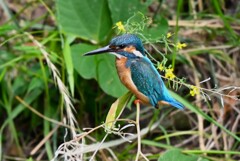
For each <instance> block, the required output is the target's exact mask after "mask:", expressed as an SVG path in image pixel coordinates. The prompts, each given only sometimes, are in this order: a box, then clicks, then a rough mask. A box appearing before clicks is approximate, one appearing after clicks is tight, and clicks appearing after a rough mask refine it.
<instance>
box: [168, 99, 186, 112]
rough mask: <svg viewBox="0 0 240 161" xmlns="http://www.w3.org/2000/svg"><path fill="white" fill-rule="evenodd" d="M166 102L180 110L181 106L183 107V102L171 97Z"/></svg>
mask: <svg viewBox="0 0 240 161" xmlns="http://www.w3.org/2000/svg"><path fill="white" fill-rule="evenodd" d="M168 103H169V104H170V105H172V106H174V107H176V108H178V109H180V110H183V108H184V106H183V104H181V103H180V102H178V101H177V100H175V99H171V100H170V101H168Z"/></svg>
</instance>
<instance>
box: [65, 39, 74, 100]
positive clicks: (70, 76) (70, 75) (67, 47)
mask: <svg viewBox="0 0 240 161" xmlns="http://www.w3.org/2000/svg"><path fill="white" fill-rule="evenodd" d="M74 39H75V37H74V36H69V35H68V36H66V40H65V43H64V48H63V56H64V60H65V65H66V69H67V74H68V83H69V86H70V91H71V93H72V96H73V95H74V76H73V63H72V56H71V49H70V44H71V43H72V41H73V40H74Z"/></svg>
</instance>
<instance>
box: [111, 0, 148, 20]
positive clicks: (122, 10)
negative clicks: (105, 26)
mask: <svg viewBox="0 0 240 161" xmlns="http://www.w3.org/2000/svg"><path fill="white" fill-rule="evenodd" d="M108 4H109V9H110V11H111V16H112V20H113V23H116V22H118V21H123V22H125V21H127V20H128V18H129V17H131V16H132V15H133V14H134V13H135V12H142V13H143V14H146V12H147V6H146V5H145V4H144V3H143V2H142V1H139V0H131V1H126V0H117V1H116V0H108Z"/></svg>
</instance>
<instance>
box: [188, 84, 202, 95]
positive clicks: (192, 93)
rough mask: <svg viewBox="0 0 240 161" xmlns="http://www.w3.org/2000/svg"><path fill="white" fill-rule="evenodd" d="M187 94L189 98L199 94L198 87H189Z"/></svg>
mask: <svg viewBox="0 0 240 161" xmlns="http://www.w3.org/2000/svg"><path fill="white" fill-rule="evenodd" d="M189 93H190V95H191V96H195V95H196V94H200V91H199V88H198V87H196V86H193V85H191V86H190V92H189Z"/></svg>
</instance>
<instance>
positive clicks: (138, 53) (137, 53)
mask: <svg viewBox="0 0 240 161" xmlns="http://www.w3.org/2000/svg"><path fill="white" fill-rule="evenodd" d="M133 54H134V55H135V56H137V57H143V55H142V53H141V52H140V51H138V50H133Z"/></svg>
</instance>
